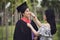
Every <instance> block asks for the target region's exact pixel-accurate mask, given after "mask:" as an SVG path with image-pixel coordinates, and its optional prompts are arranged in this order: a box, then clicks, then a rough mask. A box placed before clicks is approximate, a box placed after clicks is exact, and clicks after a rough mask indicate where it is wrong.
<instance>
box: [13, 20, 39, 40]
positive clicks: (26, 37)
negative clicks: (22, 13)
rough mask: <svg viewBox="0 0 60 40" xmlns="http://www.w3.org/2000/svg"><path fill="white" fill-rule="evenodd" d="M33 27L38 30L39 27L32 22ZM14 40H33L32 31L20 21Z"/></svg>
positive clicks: (17, 24)
mask: <svg viewBox="0 0 60 40" xmlns="http://www.w3.org/2000/svg"><path fill="white" fill-rule="evenodd" d="M31 24H32V25H33V27H34V26H35V27H34V28H35V29H36V30H38V28H37V26H36V25H35V24H34V23H33V21H31ZM13 40H32V33H31V29H30V28H28V27H27V24H26V23H25V22H24V21H23V20H18V22H17V23H16V27H15V31H14V37H13Z"/></svg>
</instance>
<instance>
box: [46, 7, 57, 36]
mask: <svg viewBox="0 0 60 40" xmlns="http://www.w3.org/2000/svg"><path fill="white" fill-rule="evenodd" d="M45 15H46V19H47V22H48V23H49V24H50V26H51V34H52V35H53V34H55V33H56V23H55V15H54V10H53V9H51V8H48V9H47V10H46V11H45Z"/></svg>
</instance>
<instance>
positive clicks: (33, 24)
mask: <svg viewBox="0 0 60 40" xmlns="http://www.w3.org/2000/svg"><path fill="white" fill-rule="evenodd" d="M31 25H32V26H33V28H34V29H35V30H36V31H38V27H37V25H36V24H35V23H34V21H33V20H32V21H31ZM37 40H40V37H38V39H37Z"/></svg>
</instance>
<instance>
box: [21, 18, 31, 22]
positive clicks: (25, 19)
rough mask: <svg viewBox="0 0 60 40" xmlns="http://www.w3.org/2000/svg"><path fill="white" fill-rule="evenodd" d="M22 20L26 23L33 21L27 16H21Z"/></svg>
mask: <svg viewBox="0 0 60 40" xmlns="http://www.w3.org/2000/svg"><path fill="white" fill-rule="evenodd" d="M21 20H23V21H24V22H26V23H30V22H31V21H30V19H27V18H26V17H23V18H21Z"/></svg>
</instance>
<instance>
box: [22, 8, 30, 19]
mask: <svg viewBox="0 0 60 40" xmlns="http://www.w3.org/2000/svg"><path fill="white" fill-rule="evenodd" d="M30 13H31V12H30V10H29V8H27V9H26V10H25V12H24V13H23V16H24V17H26V18H30Z"/></svg>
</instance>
